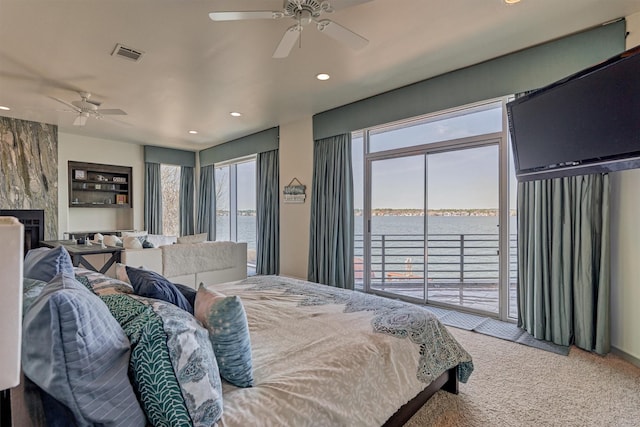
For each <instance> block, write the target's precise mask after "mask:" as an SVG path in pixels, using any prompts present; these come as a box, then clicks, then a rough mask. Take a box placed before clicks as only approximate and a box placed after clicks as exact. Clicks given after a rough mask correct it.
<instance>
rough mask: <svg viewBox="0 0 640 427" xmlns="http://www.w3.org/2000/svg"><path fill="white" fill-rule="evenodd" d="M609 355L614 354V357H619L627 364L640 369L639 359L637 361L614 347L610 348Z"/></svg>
mask: <svg viewBox="0 0 640 427" xmlns="http://www.w3.org/2000/svg"><path fill="white" fill-rule="evenodd" d="M611 353H613V354H615V355H616V356H619V357H621V358H622V359H624V360H626V361H627V362H629V363H631V364H633V365H636V366H637V367H638V368H640V359H638V358H637V357H635V356H632V355H630V354H629V353H626V352H624V351H622V350H620V349H619V348H616V347H611Z"/></svg>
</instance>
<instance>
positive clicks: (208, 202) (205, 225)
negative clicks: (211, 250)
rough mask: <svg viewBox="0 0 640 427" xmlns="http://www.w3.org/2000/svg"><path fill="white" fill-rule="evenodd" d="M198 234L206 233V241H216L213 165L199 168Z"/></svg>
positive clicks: (214, 176)
mask: <svg viewBox="0 0 640 427" xmlns="http://www.w3.org/2000/svg"><path fill="white" fill-rule="evenodd" d="M198 233H208V237H207V240H216V173H215V169H214V165H213V164H211V165H207V166H204V167H201V168H200V192H199V200H198Z"/></svg>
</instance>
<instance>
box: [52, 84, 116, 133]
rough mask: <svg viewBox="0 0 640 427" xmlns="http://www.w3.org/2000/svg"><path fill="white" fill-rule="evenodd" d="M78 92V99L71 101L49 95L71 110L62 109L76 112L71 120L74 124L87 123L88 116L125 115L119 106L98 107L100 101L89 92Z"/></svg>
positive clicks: (97, 117)
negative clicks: (94, 98) (92, 97)
mask: <svg viewBox="0 0 640 427" xmlns="http://www.w3.org/2000/svg"><path fill="white" fill-rule="evenodd" d="M79 94H80V98H81V99H80V101H71V102H67V101H64V100H62V99H60V98H56V97H53V96H52V97H51V99H54V100H56V101H58V102H60V103H61V104H64V105H66V106H67V107H69V108H71V110H62V111H67V112H70V113H77V114H78V115H77V116H76V118H75V120H74V121H73V125H74V126H84V125H85V124H87V119H88V118H89V117H94V118H96V119H101V118H103V116H107V115H118V116H125V115H126V114H127V113H125V112H124V111H122V110H121V109H119V108H98V107H100V105H101V104H102V103H101V102H98V101H95V100H93V99H91V94H90V93H89V92H79Z"/></svg>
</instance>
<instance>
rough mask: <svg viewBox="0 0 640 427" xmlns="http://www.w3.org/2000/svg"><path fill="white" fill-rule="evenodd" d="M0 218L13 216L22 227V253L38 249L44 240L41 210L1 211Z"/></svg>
mask: <svg viewBox="0 0 640 427" xmlns="http://www.w3.org/2000/svg"><path fill="white" fill-rule="evenodd" d="M0 216H13V217H16V218H18V221H20V222H21V223H22V224H23V225H24V253H25V255H26V254H27V252H28V251H29V249H35V248H38V247H40V241H41V240H44V210H42V209H1V210H0Z"/></svg>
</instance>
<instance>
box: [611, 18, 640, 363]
mask: <svg viewBox="0 0 640 427" xmlns="http://www.w3.org/2000/svg"><path fill="white" fill-rule="evenodd" d="M627 31H628V33H629V35H628V37H627V48H632V47H635V46H638V45H640V13H636V14H634V15H631V16H628V17H627ZM611 188H612V195H611V345H612V346H613V347H615V348H616V349H618V350H621V351H623V352H624V353H626V354H627V355H629V356H632V357H633V358H635V359H636V361H639V360H640V309H639V306H640V262H638V260H639V259H640V191H639V190H638V189H639V188H640V169H633V170H628V171H623V172H616V173H613V174H612V179H611Z"/></svg>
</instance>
